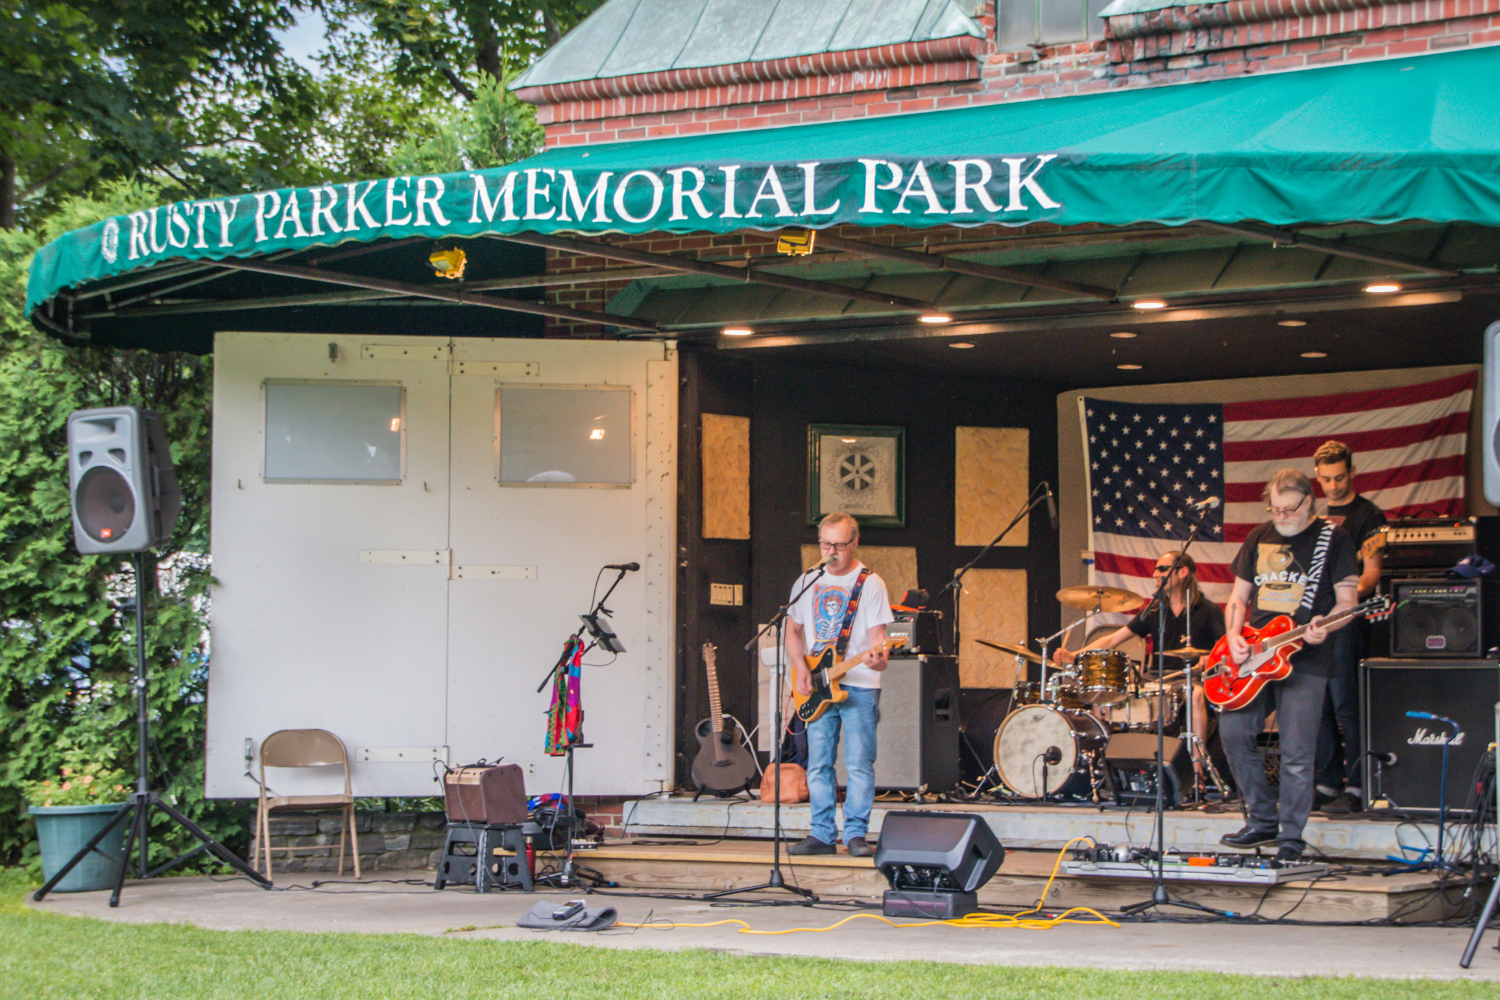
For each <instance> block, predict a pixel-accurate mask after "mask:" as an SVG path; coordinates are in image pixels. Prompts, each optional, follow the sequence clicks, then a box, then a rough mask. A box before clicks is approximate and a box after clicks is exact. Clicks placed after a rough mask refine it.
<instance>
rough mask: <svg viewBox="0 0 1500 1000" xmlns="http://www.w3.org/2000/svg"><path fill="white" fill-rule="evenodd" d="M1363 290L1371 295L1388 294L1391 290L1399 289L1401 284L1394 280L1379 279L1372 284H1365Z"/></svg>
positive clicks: (1397, 290) (1396, 290)
mask: <svg viewBox="0 0 1500 1000" xmlns="http://www.w3.org/2000/svg"><path fill="white" fill-rule="evenodd" d="M1365 291H1367V292H1369V293H1370V294H1371V295H1389V294H1390V293H1391V292H1399V291H1401V286H1400V285H1398V284H1396V283H1395V282H1394V281H1379V282H1376V283H1375V284H1373V285H1366V286H1365Z"/></svg>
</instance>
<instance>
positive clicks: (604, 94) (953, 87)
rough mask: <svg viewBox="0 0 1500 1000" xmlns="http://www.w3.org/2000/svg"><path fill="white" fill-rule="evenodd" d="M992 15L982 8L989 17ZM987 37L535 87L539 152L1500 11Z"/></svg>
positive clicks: (1488, 34)
mask: <svg viewBox="0 0 1500 1000" xmlns="http://www.w3.org/2000/svg"><path fill="white" fill-rule="evenodd" d="M991 9H992V8H991ZM980 20H981V21H982V23H983V24H984V25H985V28H986V31H987V32H988V37H987V38H985V39H976V38H966V39H943V40H941V42H942V43H943V44H939V43H927V44H926V46H925V47H923V46H916V45H907V46H889V47H886V48H884V49H879V50H860V51H859V52H853V53H827V54H824V55H823V56H819V57H809V58H807V59H803V60H778V61H777V62H775V63H747V64H741V65H738V66H727V67H708V68H706V69H701V70H692V71H678V72H673V73H651V74H641V75H639V76H634V77H620V78H615V79H612V80H589V81H582V82H580V83H576V84H562V85H557V86H552V87H534V88H528V89H526V90H524V91H522V92H521V97H522V98H523V99H524V100H528V101H531V102H533V103H536V104H537V105H538V120H539V121H541V122H542V123H543V124H544V125H545V127H546V132H547V145H548V146H549V147H551V146H566V145H577V144H582V143H600V142H616V141H623V140H633V139H646V138H656V137H660V136H671V135H691V134H695V133H704V132H714V131H721V130H729V129H739V128H767V127H771V126H778V125H798V124H805V123H808V122H817V121H832V120H838V119H845V118H860V117H866V116H871V115H887V114H905V113H908V112H916V111H936V110H941V109H944V108H952V107H961V106H964V105H969V104H992V103H997V102H1003V101H1027V100H1036V99H1038V98H1044V97H1062V96H1067V95H1070V94H1085V93H1093V92H1098V91H1104V90H1111V89H1116V88H1120V87H1136V86H1153V85H1159V84H1168V83H1180V82H1188V81H1193V80H1209V79H1217V78H1222V77H1227V76H1238V75H1244V74H1249V73H1264V72H1275V71H1279V70H1289V69H1300V68H1304V67H1309V66H1321V65H1327V64H1330V63H1338V62H1352V61H1358V60H1367V59H1381V58H1388V57H1394V56H1405V55H1414V54H1418V53H1423V52H1436V51H1441V50H1443V49H1451V48H1460V47H1464V46H1469V45H1491V44H1497V43H1500V0H1417V2H1406V3H1386V2H1382V0H1233V2H1230V3H1218V4H1203V5H1200V6H1192V7H1173V8H1170V9H1168V10H1161V11H1151V12H1148V13H1144V14H1133V15H1127V16H1123V17H1114V18H1110V19H1109V24H1108V26H1107V28H1106V32H1105V35H1106V37H1105V38H1104V39H1103V40H1100V41H1097V42H1083V43H1079V44H1072V45H1058V46H1049V47H1037V48H1033V47H1025V48H1021V49H1010V50H1006V51H1001V50H999V49H998V48H997V47H996V44H995V25H994V19H993V17H992V16H986V17H984V18H982V19H980Z"/></svg>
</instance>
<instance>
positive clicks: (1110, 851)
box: [1062, 844, 1328, 885]
mask: <svg viewBox="0 0 1500 1000" xmlns="http://www.w3.org/2000/svg"><path fill="white" fill-rule="evenodd" d="M1156 860H1157V853H1156V852H1155V851H1153V850H1151V849H1149V848H1145V847H1131V846H1129V845H1126V844H1118V845H1115V844H1096V845H1094V846H1092V847H1080V848H1077V849H1075V850H1074V851H1073V857H1072V858H1071V859H1070V860H1068V861H1064V862H1063V866H1062V870H1063V874H1065V875H1082V876H1088V877H1090V878H1131V879H1151V878H1154V877H1155V876H1156ZM1161 870H1162V878H1163V879H1165V880H1167V881H1176V882H1242V883H1243V882H1249V883H1252V884H1255V885H1279V884H1280V883H1282V882H1297V881H1304V880H1306V879H1313V878H1321V877H1323V876H1324V875H1327V874H1328V866H1327V865H1325V864H1322V863H1320V862H1303V861H1294V862H1291V863H1286V862H1282V861H1278V860H1276V859H1275V858H1274V857H1264V856H1262V855H1259V854H1233V853H1227V852H1226V853H1223V854H1178V853H1176V852H1175V851H1168V852H1167V854H1166V858H1165V859H1164V861H1163V862H1162V865H1161Z"/></svg>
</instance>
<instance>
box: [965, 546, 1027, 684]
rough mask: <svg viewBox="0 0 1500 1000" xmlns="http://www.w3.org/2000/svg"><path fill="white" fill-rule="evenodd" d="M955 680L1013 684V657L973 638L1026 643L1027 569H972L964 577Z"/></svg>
mask: <svg viewBox="0 0 1500 1000" xmlns="http://www.w3.org/2000/svg"><path fill="white" fill-rule="evenodd" d="M963 588H964V594H963V607H962V609H961V610H960V612H959V613H960V615H961V616H962V618H961V620H960V622H959V632H960V634H961V635H962V637H963V648H962V649H960V650H959V657H958V679H959V683H960V684H961V685H962V686H963V687H966V688H1008V687H1012V686H1014V685H1015V681H1016V660H1015V657H1013V656H1009V655H1007V654H1005V653H1002V652H1000V651H999V650H996V649H990V648H989V647H988V646H981V645H980V644H979V643H978V642H976V641H975V640H976V639H988V640H990V641H991V642H1005V643H1013V644H1015V645H1025V644H1026V571H1025V570H1024V569H973V570H970V571H969V572H968V574H967V575H965V576H964V582H963Z"/></svg>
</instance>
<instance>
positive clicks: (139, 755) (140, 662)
mask: <svg viewBox="0 0 1500 1000" xmlns="http://www.w3.org/2000/svg"><path fill="white" fill-rule="evenodd" d="M131 565H132V566H133V567H134V570H135V718H136V741H137V744H138V745H137V747H136V772H135V792H134V793H133V794H132V795H131V796H130V798H129V799H127V800H126V801H127V803H128V808H125V809H121V810H120V811H119V812H118V813H116V814H115V818H114V819H112V820H110V821H109V824H108V825H107V826H105V828H104V829H102V830H100V831H99V832H98V833H96V834H94V837H93V839H92V840H90V841H89V842H88V843H87V844H84V845H83V846H82V847H80V848H79V849H78V853H77V854H75V855H73V857H72V858H70V859H68V863H67V864H65V865H63V866H62V868H60V869H58V872H57V874H56V875H53V876H52V878H50V879H49V880H48V881H47V884H46V885H44V886H42V887H41V888H40V889H38V890H37V891H36V892H34V893H32V896H31V898H32V899H34V900H36V901H37V902H41V900H42V897H44V896H46V895H47V893H49V892H51V891H52V889H53V887H55V886H56V885H57V883H59V882H61V881H62V880H63V878H64V877H65V876H66V875H67V874H68V872H70V871H72V870H73V868H74V867H75V866H76V865H77V864H78V862H80V861H82V860H83V859H84V858H85V857H87V856H88V855H89V853H90V852H94V851H97V852H98V853H99V854H101V855H103V856H104V857H109V855H107V854H104V852H103V851H102V850H99V844H100V843H102V842H103V841H104V838H105V837H107V836H109V833H110V831H111V830H113V829H114V828H115V827H117V826H119V825H120V824H121V823H123V822H125V821H126V820H127V819H128V820H129V822H130V833H129V834H128V835H127V836H126V838H125V850H124V851H123V853H122V854H121V856H120V874H119V875H117V876H116V877H115V887H114V891H113V892H111V893H110V895H109V905H110V906H119V905H120V891H121V889H122V888H124V885H125V871H126V869H127V868H129V867H130V853H131V850H132V849H133V848H134V846H135V843H136V841H137V840H139V841H140V845H141V859H140V866H139V868H138V874H137V877H138V878H142V879H147V878H155V877H156V876H157V875H160V874H161V873H162V872H164V871H166V870H167V869H169V868H174V867H176V866H177V865H179V864H181V863H182V862H184V861H186V860H188V859H189V858H192V857H196V856H197V855H199V854H201V853H203V852H204V851H207V852H209V853H210V854H212V855H213V856H214V857H216V858H218V859H219V860H220V861H222V862H224V863H225V864H226V865H229V866H230V867H231V868H233V869H234V870H235V871H237V872H239V873H240V874H241V875H244V876H245V877H246V878H248V879H250V880H251V881H253V882H254V883H255V884H257V885H259V886H260V887H261V888H262V889H269V888H271V882H270V880H269V879H267V878H266V877H265V876H263V875H261V873H260V872H258V871H256V870H255V869H254V868H252V867H250V866H249V865H248V864H246V863H245V862H243V861H241V860H240V859H239V858H238V857H236V856H235V855H234V853H233V852H231V851H230V850H229V849H228V848H227V847H225V846H224V845H222V844H220V843H219V842H218V841H216V840H214V839H213V838H212V837H210V836H209V835H208V834H206V833H204V832H203V830H202V829H201V828H199V826H198V824H196V823H194V822H193V821H192V820H190V819H188V818H187V817H186V816H184V815H183V814H182V813H180V812H178V811H177V810H176V809H175V808H173V807H172V806H171V805H170V804H169V803H167V802H166V801H164V800H163V799H162V797H161V795H160V794H159V793H157V792H153V791H151V778H150V775H149V774H148V773H147V768H148V766H149V756H148V753H147V750H148V748H149V747H150V745H151V713H150V711H149V708H148V706H147V704H146V687H147V685H146V608H145V604H146V588H145V586H144V585H143V584H142V582H141V580H142V575H143V574H144V572H145V559H144V558H143V556H142V552H141V550H136V552H135V553H134V554H133V558H132V560H131ZM153 808H155V809H160V810H161V811H162V812H164V813H166V814H167V817H168V818H169V819H170V820H172V822H174V823H176V824H177V825H178V826H180V827H182V828H183V829H184V830H186V831H187V832H188V833H190V834H192V835H193V836H194V837H196V838H197V839H198V842H199V843H198V846H197V847H195V848H193V849H192V850H191V851H188V852H186V853H184V854H179V855H178V856H177V857H175V858H173V859H172V860H171V861H168V862H167V863H166V864H164V865H158V866H157V867H156V868H152V869H150V870H147V866H148V865H149V863H150V860H149V859H150V851H149V845H148V843H147V840H146V835H147V832H148V831H149V830H150V827H151V810H152V809H153ZM111 860H113V859H111Z"/></svg>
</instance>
